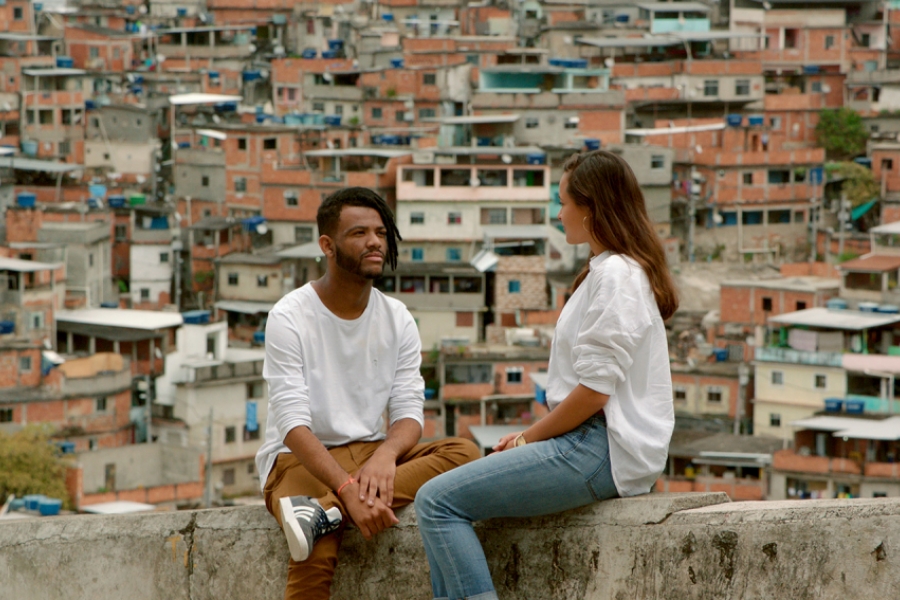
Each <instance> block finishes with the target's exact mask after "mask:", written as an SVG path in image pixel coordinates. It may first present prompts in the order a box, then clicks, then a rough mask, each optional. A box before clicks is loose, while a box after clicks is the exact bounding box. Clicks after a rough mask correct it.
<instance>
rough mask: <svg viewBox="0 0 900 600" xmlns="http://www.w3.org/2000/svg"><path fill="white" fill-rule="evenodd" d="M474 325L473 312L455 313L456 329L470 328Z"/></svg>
mask: <svg viewBox="0 0 900 600" xmlns="http://www.w3.org/2000/svg"><path fill="white" fill-rule="evenodd" d="M473 325H475V313H473V312H458V313H456V326H457V327H472V326H473Z"/></svg>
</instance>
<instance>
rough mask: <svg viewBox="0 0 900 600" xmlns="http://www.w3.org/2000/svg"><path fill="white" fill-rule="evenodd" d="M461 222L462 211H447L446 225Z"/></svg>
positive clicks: (459, 223)
mask: <svg viewBox="0 0 900 600" xmlns="http://www.w3.org/2000/svg"><path fill="white" fill-rule="evenodd" d="M461 224H462V213H461V212H454V211H451V212H448V213H447V225H461Z"/></svg>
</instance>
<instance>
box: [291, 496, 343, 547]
mask: <svg viewBox="0 0 900 600" xmlns="http://www.w3.org/2000/svg"><path fill="white" fill-rule="evenodd" d="M278 505H279V507H280V509H281V528H282V529H283V530H284V536H285V537H286V538H287V542H288V548H289V549H290V551H291V558H292V559H294V560H295V561H296V562H301V561H304V560H306V559H307V558H309V554H310V553H311V552H312V548H313V545H314V544H315V543H316V542H317V541H318V540H319V538H321V537H322V536H323V535H328V534H329V533H334V532H335V531H337V530H338V528H339V527H340V526H341V511H340V510H338V508H337V507H332V508H329V509H328V510H325V509H324V508H322V505H321V504H319V501H318V500H316V499H315V498H310V497H309V496H292V497H288V496H285V497H284V498H281V499H280V500H279V501H278Z"/></svg>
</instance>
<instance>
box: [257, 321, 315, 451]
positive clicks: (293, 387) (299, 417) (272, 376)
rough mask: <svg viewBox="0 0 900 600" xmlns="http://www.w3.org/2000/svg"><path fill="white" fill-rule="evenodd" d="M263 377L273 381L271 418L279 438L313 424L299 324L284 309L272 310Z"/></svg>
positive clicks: (267, 331) (270, 384) (282, 439)
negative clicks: (298, 330) (294, 322)
mask: <svg viewBox="0 0 900 600" xmlns="http://www.w3.org/2000/svg"><path fill="white" fill-rule="evenodd" d="M263 377H264V378H265V379H266V382H267V383H268V384H269V418H270V419H273V420H274V422H275V426H276V427H277V428H278V436H279V439H280V440H281V441H282V442H284V438H285V436H287V434H288V432H289V431H290V430H291V429H294V428H295V427H300V426H306V427H311V426H312V416H311V413H310V409H309V388H308V387H307V385H306V379H305V378H304V377H303V350H302V347H301V346H300V336H299V335H297V331H296V330H295V326H294V324H293V323H291V322H290V319H288V318H287V317H286V316H285V314H284V313H281V312H273V313H270V314H269V319H268V322H267V323H266V360H265V364H264V366H263Z"/></svg>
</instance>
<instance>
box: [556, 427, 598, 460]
mask: <svg viewBox="0 0 900 600" xmlns="http://www.w3.org/2000/svg"><path fill="white" fill-rule="evenodd" d="M590 430H591V428H590V426H589V425H588V423H582V424H581V425H579V426H578V427H576V428H575V429H573V430H572V431H569V432H568V433H564V434H562V435H560V436H557V437H556V438H554V440H555V442H556V450H557V452H559V453H560V454H561V455H563V456H565V455H566V454H568V453H569V452H571V451H572V450H574V449H575V448H577V447H578V446H579V445H581V443H582V442H583V441H584V438H586V437H587V435H588V433H590Z"/></svg>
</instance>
